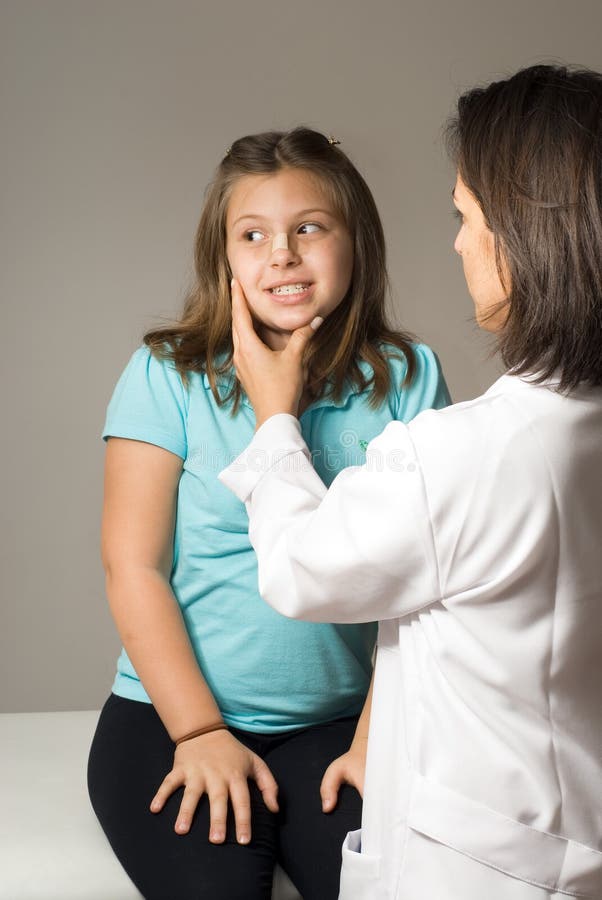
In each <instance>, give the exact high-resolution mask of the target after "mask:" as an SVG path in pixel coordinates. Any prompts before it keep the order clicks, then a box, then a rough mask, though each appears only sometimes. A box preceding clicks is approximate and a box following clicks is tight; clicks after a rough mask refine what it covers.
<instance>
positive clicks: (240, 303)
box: [231, 278, 264, 347]
mask: <svg viewBox="0 0 602 900" xmlns="http://www.w3.org/2000/svg"><path fill="white" fill-rule="evenodd" d="M231 285H232V332H233V334H234V333H235V334H236V342H237V344H239V345H240V342H241V341H243V342H244V343H245V345H247V342H248V343H249V344H250V345H251V346H253V345H255V346H261V347H263V346H264V344H263V342H262V341H261V340H260V339H259V337H258V336H257V334H256V332H255V328H254V327H253V319H252V317H251V313H250V311H249V307H248V305H247V298H246V297H245V295H244V293H243V289H242V287H241V286H240V284H239V282H238V281H237V280H236V279H235V278H233V279H232V283H231Z"/></svg>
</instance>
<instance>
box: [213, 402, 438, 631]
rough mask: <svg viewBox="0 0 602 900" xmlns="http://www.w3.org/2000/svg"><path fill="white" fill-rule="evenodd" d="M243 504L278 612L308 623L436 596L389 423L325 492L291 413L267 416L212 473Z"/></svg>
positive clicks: (411, 456) (398, 441)
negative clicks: (233, 455)
mask: <svg viewBox="0 0 602 900" xmlns="http://www.w3.org/2000/svg"><path fill="white" fill-rule="evenodd" d="M219 478H220V481H222V483H223V484H225V485H226V486H227V487H229V488H230V489H231V490H232V491H233V492H234V493H235V494H236V495H237V496H238V497H239V499H240V500H242V501H243V502H245V504H246V507H247V511H248V514H249V535H250V539H251V543H252V544H253V547H254V548H255V551H256V553H257V559H258V575H259V591H260V593H261V595H262V597H263V598H264V599H265V600H266V601H267V602H268V603H269V604H270V605H271V606H273V607H274V608H275V609H276V610H278V612H280V613H282V614H283V615H285V616H289V617H291V618H296V619H307V620H309V621H314V622H339V623H352V622H369V621H374V620H375V619H387V618H396V617H398V616H400V615H405V614H407V613H410V612H412V611H414V610H417V609H420V608H421V607H423V606H426V605H428V604H430V603H434V602H437V601H438V600H439V599H440V597H441V594H440V588H439V579H438V567H437V560H436V555H435V549H434V544H433V537H432V530H431V526H430V517H429V510H428V503H427V497H426V492H425V488H424V483H423V479H422V473H421V469H420V464H419V460H418V458H417V455H416V453H415V450H414V446H413V443H412V440H411V436H410V432H409V429H408V427H407V426H406V425H404V424H403V423H402V422H391V423H390V424H389V425H388V426H387V427H386V428H385V430H384V431H383V432H382V434H381V435H379V436H378V437H377V438H375V439H374V440H373V441H372V442H371V443H370V444H369V445H368V449H367V451H366V464H365V465H363V466H356V467H350V468H347V469H345V470H344V471H343V472H341V473H340V475H338V477H337V478H336V479H335V480H334V481H333V483H332V485H331V487H330V489H329V490H328V491H327V490H326V487H325V485H324V484H323V483H322V481H321V480H320V478H319V477H318V475H317V474H316V472H315V470H314V469H313V467H312V465H311V461H310V454H309V451H308V448H307V446H306V444H305V442H304V440H303V438H302V436H301V430H300V426H299V423H298V421H297V419H295V418H294V417H293V416H289V415H284V414H282V415H277V416H273V417H272V418H271V419H269V420H268V421H267V422H265V423H264V424H263V425H262V426H261V428H259V429H258V431H257V433H256V435H255V437H254V438H253V440H252V442H251V444H250V445H249V447H248V448H247V450H246V451H244V452H243V453H242V454H241V455H240V456H239V457H238V459H236V460H235V461H234V462H233V463H232V465H230V466H229V467H228V468H227V469H225V470H224V471H223V472H221V473H220V475H219Z"/></svg>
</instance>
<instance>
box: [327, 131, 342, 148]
mask: <svg viewBox="0 0 602 900" xmlns="http://www.w3.org/2000/svg"><path fill="white" fill-rule="evenodd" d="M328 143H329V144H330V146H331V147H333V146H334V145H335V144H340V143H341V142H340V141H337V139H336V138H335V137H333V136H332V135H331V134H330V135H329V136H328Z"/></svg>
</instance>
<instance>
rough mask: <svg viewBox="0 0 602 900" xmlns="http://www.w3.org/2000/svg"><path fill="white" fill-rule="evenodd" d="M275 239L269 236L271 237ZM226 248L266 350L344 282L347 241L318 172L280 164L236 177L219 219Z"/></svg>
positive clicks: (349, 255)
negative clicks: (268, 170)
mask: <svg viewBox="0 0 602 900" xmlns="http://www.w3.org/2000/svg"><path fill="white" fill-rule="evenodd" d="M275 238H276V240H275ZM226 249H227V254H228V261H229V263H230V268H231V270H232V274H233V275H234V277H235V278H236V279H237V280H238V281H239V282H240V284H241V286H242V289H243V291H244V293H245V296H246V298H247V301H248V304H249V307H250V309H251V311H252V314H253V316H254V318H255V321H256V322H257V323H258V331H259V334H260V335H261V337H262V338H263V340H264V341H265V342H266V343H267V344H268V345H269V346H270V347H272V349H279V348H281V347H283V346H285V345H286V343H287V341H288V337H289V335H290V333H291V332H292V331H294V330H295V329H296V328H300V327H302V326H303V325H307V324H309V322H311V321H312V319H313V318H314V317H315V316H317V315H320V316H322V317H323V318H325V317H326V316H327V315H328V314H329V313H331V312H332V311H333V310H334V309H335V308H336V307H337V306H338V305H339V303H341V301H342V300H343V298H344V297H345V295H346V293H347V291H348V290H349V286H350V283H351V275H352V271H353V241H352V238H351V235H350V233H349V231H348V229H347V227H346V225H345V223H344V222H343V221H342V219H341V216H340V215H339V213H338V211H337V210H336V209H335V207H334V205H333V203H332V201H331V199H330V197H329V196H328V193H327V191H326V190H325V188H324V187H323V185H322V183H321V182H320V179H319V177H317V176H315V175H312V174H311V173H309V172H308V171H306V170H304V169H292V168H285V169H282V170H280V171H279V172H276V173H273V174H269V175H243V176H242V177H241V178H240V179H239V180H238V181H237V182H236V184H235V186H234V188H233V190H232V194H231V196H230V202H229V205H228V214H227V220H226Z"/></svg>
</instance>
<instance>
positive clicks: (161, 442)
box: [102, 346, 188, 459]
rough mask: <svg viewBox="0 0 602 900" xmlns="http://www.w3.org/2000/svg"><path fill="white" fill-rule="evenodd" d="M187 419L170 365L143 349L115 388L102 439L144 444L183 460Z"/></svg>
mask: <svg viewBox="0 0 602 900" xmlns="http://www.w3.org/2000/svg"><path fill="white" fill-rule="evenodd" d="M187 415H188V395H187V392H186V389H185V388H184V384H183V383H182V379H181V378H180V375H179V373H178V371H177V370H176V368H175V365H174V363H173V362H172V361H170V360H160V359H157V358H156V357H154V356H153V355H152V353H151V352H150V349H149V348H148V347H146V346H143V347H140V348H139V349H138V350H136V352H135V353H134V354H133V355H132V357H131V359H130V361H129V362H128V364H127V366H126V367H125V369H124V371H123V373H122V375H121V377H120V379H119V381H118V382H117V385H116V386H115V390H114V391H113V396H112V397H111V400H110V403H109V406H108V409H107V416H106V421H105V426H104V429H103V432H102V437H103V440H107V439H108V438H109V437H122V438H130V439H131V440H136V441H145V442H146V443H149V444H156V445H157V446H158V447H163V449H165V450H169V451H170V452H171V453H175V454H176V455H177V456H180V457H182V459H186V455H187V449H188V442H187V437H186V422H187Z"/></svg>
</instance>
